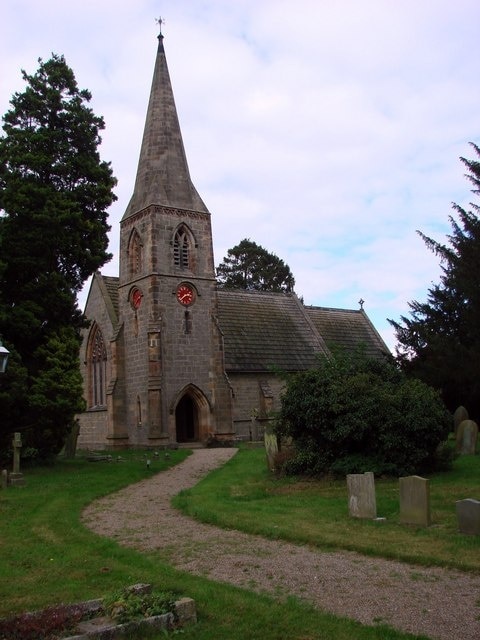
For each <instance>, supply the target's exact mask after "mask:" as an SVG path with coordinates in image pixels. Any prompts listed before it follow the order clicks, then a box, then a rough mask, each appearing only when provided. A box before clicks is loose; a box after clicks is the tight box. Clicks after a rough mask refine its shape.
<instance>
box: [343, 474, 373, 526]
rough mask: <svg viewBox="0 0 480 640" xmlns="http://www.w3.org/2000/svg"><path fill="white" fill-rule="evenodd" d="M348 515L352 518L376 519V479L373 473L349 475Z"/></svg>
mask: <svg viewBox="0 0 480 640" xmlns="http://www.w3.org/2000/svg"><path fill="white" fill-rule="evenodd" d="M347 488H348V513H349V515H350V516H351V517H352V518H372V519H374V518H376V517H377V502H376V499H375V478H374V475H373V472H372V471H367V472H366V473H349V474H348V475H347Z"/></svg>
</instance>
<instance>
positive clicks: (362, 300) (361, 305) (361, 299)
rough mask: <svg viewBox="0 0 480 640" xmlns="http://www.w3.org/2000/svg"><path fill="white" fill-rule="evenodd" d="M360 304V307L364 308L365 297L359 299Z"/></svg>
mask: <svg viewBox="0 0 480 640" xmlns="http://www.w3.org/2000/svg"><path fill="white" fill-rule="evenodd" d="M358 304H359V305H360V309H363V305H364V304H365V300H364V299H363V298H360V300H359V301H358Z"/></svg>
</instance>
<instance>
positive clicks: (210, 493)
mask: <svg viewBox="0 0 480 640" xmlns="http://www.w3.org/2000/svg"><path fill="white" fill-rule="evenodd" d="M375 487H376V498H377V514H378V516H381V517H385V518H386V520H385V521H370V520H359V519H354V518H350V517H349V515H348V501H347V489H346V481H345V480H343V479H342V480H332V479H329V480H301V481H297V480H294V479H291V478H278V477H275V476H273V475H272V474H270V473H269V472H268V471H267V469H266V463H265V452H264V451H263V450H262V449H257V450H240V451H239V453H238V454H237V455H236V456H235V457H234V458H233V459H232V460H230V461H229V462H228V464H227V465H225V467H223V468H222V469H218V470H217V471H215V472H214V473H212V474H210V475H209V476H208V477H207V478H206V479H204V480H203V481H202V482H200V483H199V484H198V485H196V486H195V487H194V488H192V489H189V490H185V491H182V492H181V493H180V494H179V495H178V496H176V497H175V498H174V504H175V506H177V507H179V508H181V509H182V510H183V511H184V512H185V513H188V514H189V515H192V516H194V517H196V518H198V519H199V520H202V521H204V522H210V523H213V524H216V525H218V526H221V527H225V528H232V529H239V530H242V531H246V532H248V533H255V534H259V535H262V536H265V537H268V538H282V539H284V540H289V541H292V542H299V543H307V544H311V545H314V546H318V547H322V548H329V549H332V548H337V549H347V550H350V551H359V552H361V553H364V554H368V555H372V556H382V557H385V558H393V559H396V560H402V561H408V562H413V563H415V564H419V565H427V566H429V565H437V566H445V567H455V568H458V569H461V570H464V571H480V537H479V536H467V535H461V534H459V533H458V525H457V518H456V513H455V501H456V500H461V499H463V498H475V499H480V456H478V455H477V456H462V457H460V458H457V460H456V461H455V463H454V468H453V470H452V471H450V472H447V473H442V474H438V475H435V476H433V477H431V478H430V502H431V513H432V521H433V522H432V525H433V526H431V527H429V528H423V527H416V526H406V525H402V524H400V523H399V483H398V480H386V479H385V480H383V479H380V480H376V482H375Z"/></svg>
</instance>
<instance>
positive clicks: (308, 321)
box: [98, 274, 388, 373]
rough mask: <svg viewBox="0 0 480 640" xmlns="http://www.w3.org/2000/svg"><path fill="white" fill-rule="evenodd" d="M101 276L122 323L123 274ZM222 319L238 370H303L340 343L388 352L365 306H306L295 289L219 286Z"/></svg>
mask: <svg viewBox="0 0 480 640" xmlns="http://www.w3.org/2000/svg"><path fill="white" fill-rule="evenodd" d="M98 275H100V274H98ZM100 278H101V282H102V289H103V291H104V295H105V297H106V302H107V307H110V308H111V309H113V311H114V313H115V318H112V320H115V322H114V324H116V322H118V282H119V279H118V278H116V277H113V276H100ZM218 321H219V324H220V329H221V331H222V333H223V337H224V349H225V369H226V370H227V371H228V372H232V373H233V372H235V373H246V372H250V373H255V372H257V373H258V372H268V371H271V370H272V368H278V369H280V370H282V371H301V370H303V369H308V368H310V367H314V366H315V364H316V362H317V357H318V354H323V355H325V354H328V351H329V349H330V348H331V347H333V346H335V345H337V346H340V347H343V348H345V349H347V351H350V350H353V349H354V348H355V347H357V346H359V345H363V346H364V347H365V351H366V354H367V355H369V356H378V355H379V354H380V353H388V347H387V346H386V344H385V343H384V341H383V340H382V338H381V337H380V335H379V334H378V332H377V331H376V329H375V327H374V326H373V324H372V323H371V321H370V319H369V318H368V316H367V314H366V313H365V311H364V310H363V309H358V310H352V309H332V308H329V307H305V306H303V304H302V303H301V302H300V301H299V299H298V298H297V296H296V295H295V294H288V293H273V292H267V291H244V290H229V289H219V290H218Z"/></svg>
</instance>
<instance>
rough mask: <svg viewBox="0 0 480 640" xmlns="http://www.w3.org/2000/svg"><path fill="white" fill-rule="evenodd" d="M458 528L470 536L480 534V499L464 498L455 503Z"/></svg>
mask: <svg viewBox="0 0 480 640" xmlns="http://www.w3.org/2000/svg"><path fill="white" fill-rule="evenodd" d="M455 509H456V512H457V519H458V530H459V531H460V533H466V534H468V535H471V536H480V500H474V499H473V498H466V499H465V500H458V501H457V502H456V503H455Z"/></svg>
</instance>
